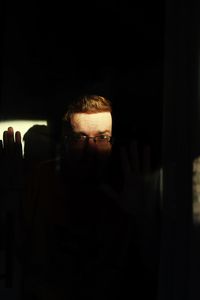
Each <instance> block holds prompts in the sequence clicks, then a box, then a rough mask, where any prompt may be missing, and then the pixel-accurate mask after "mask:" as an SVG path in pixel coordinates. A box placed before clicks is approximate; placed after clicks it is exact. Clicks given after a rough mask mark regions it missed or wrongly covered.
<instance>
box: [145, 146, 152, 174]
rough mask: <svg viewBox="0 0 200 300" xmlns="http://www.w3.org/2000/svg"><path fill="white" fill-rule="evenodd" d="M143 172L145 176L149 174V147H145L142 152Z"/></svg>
mask: <svg viewBox="0 0 200 300" xmlns="http://www.w3.org/2000/svg"><path fill="white" fill-rule="evenodd" d="M143 172H144V174H146V175H147V174H149V173H150V172H151V148H150V146H149V145H148V146H145V147H144V150H143Z"/></svg>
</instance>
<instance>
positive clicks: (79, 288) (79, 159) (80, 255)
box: [24, 95, 155, 300]
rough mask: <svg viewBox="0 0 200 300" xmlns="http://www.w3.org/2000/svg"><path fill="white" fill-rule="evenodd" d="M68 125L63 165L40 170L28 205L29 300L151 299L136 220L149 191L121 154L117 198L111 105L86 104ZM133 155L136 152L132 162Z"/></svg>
mask: <svg viewBox="0 0 200 300" xmlns="http://www.w3.org/2000/svg"><path fill="white" fill-rule="evenodd" d="M63 121H64V122H63V135H62V143H61V151H60V155H59V157H58V159H56V160H52V161H48V162H44V163H43V164H41V165H40V166H39V167H38V168H36V170H35V172H34V173H33V176H32V179H31V181H30V182H29V187H28V189H27V196H26V197H25V198H24V228H25V229H26V230H25V232H26V237H27V238H25V239H24V258H25V260H24V278H25V284H24V286H25V288H24V294H25V298H29V299H31V297H33V295H34V296H35V297H36V298H37V297H38V299H65V298H66V297H68V299H77V298H78V299H83V298H85V297H87V298H89V299H95V300H97V299H129V298H128V297H129V293H131V294H130V297H132V296H133V295H137V292H140V294H141V296H143V295H144V294H145V295H148V297H151V295H152V294H154V293H155V290H154V289H153V288H152V286H151V282H152V281H151V279H150V278H147V277H146V276H145V272H146V269H145V266H144V261H143V256H141V254H140V252H142V251H140V250H141V249H140V239H142V237H141V236H139V235H138V232H140V230H139V231H138V228H137V226H136V224H137V222H135V218H133V215H134V216H137V213H138V214H141V209H140V208H141V203H140V202H142V201H143V197H142V194H143V193H142V192H143V191H142V189H141V185H140V182H139V181H137V184H135V183H136V180H135V176H132V174H131V172H130V171H131V170H130V166H129V164H128V162H127V157H126V156H125V155H124V151H122V152H121V154H122V161H123V164H122V165H123V166H122V169H123V172H124V175H125V176H124V177H125V180H124V181H123V186H124V187H125V188H124V189H122V191H121V190H120V195H119V193H117V192H116V191H118V190H119V186H117V185H118V182H120V180H118V179H119V176H118V175H119V174H116V173H117V172H116V170H117V171H119V169H117V168H115V169H113V168H114V167H116V163H117V160H116V161H115V160H113V147H114V146H113V138H112V107H111V103H110V101H109V100H107V99H106V98H105V97H102V96H98V95H89V96H84V97H81V98H80V99H78V100H76V101H74V102H73V103H72V104H71V105H70V106H69V107H68V108H67V112H66V114H65V116H64V120H63ZM135 153H136V151H135V148H134V146H133V147H132V158H133V160H135ZM118 158H119V157H118ZM113 161H114V164H113ZM125 173H126V174H125ZM116 175H117V176H116ZM130 175H131V176H130ZM110 177H113V178H114V179H113V180H112V178H110ZM132 179H133V181H131V180H132ZM110 183H112V188H111V187H110V185H109V184H110ZM133 183H134V184H133ZM115 188H116V189H115ZM140 193H141V194H140ZM116 194H117V196H116ZM130 202H131V205H130ZM134 202H135V204H134V205H132V203H134ZM138 202H139V205H138ZM138 207H139V208H138ZM136 219H137V218H136ZM143 286H146V290H147V291H148V292H147V294H146V290H145V289H143ZM132 288H133V290H134V292H133V291H132ZM150 289H152V291H150ZM142 291H143V292H144V291H145V292H144V293H142Z"/></svg>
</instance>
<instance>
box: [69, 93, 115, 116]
mask: <svg viewBox="0 0 200 300" xmlns="http://www.w3.org/2000/svg"><path fill="white" fill-rule="evenodd" d="M99 112H110V113H112V105H111V102H110V100H108V99H107V98H105V97H103V96H99V95H85V96H83V97H80V98H78V99H77V100H75V101H73V102H72V103H71V104H70V105H69V106H68V108H67V111H66V113H65V115H64V121H66V122H70V120H71V116H72V115H73V114H75V113H88V114H92V113H99Z"/></svg>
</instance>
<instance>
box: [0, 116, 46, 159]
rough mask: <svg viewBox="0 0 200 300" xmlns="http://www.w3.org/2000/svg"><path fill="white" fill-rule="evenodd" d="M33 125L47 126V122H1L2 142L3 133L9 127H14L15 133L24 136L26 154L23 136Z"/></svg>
mask: <svg viewBox="0 0 200 300" xmlns="http://www.w3.org/2000/svg"><path fill="white" fill-rule="evenodd" d="M33 125H47V121H46V120H6V121H0V140H2V139H3V132H4V131H5V130H7V129H8V127H13V129H14V132H16V131H20V132H21V136H22V152H23V154H24V141H23V136H24V134H25V133H26V132H27V130H28V129H29V128H31V127H32V126H33Z"/></svg>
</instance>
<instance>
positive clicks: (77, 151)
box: [69, 112, 112, 175]
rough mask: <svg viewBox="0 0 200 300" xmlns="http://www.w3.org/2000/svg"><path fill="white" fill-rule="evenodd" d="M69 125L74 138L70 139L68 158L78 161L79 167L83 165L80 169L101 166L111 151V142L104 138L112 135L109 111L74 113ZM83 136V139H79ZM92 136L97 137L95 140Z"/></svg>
mask: <svg viewBox="0 0 200 300" xmlns="http://www.w3.org/2000/svg"><path fill="white" fill-rule="evenodd" d="M71 127H72V135H73V136H74V138H75V139H74V140H73V139H72V140H71V141H70V145H69V147H70V158H72V161H74V159H75V161H74V162H78V167H79V168H81V167H83V169H82V171H84V172H86V173H87V172H90V173H91V172H96V168H97V165H98V167H99V166H100V165H102V166H103V162H105V161H106V159H107V158H108V157H109V154H110V153H111V149H112V144H111V143H110V142H107V139H106V138H105V140H104V137H106V136H108V137H111V136H112V116H111V113H110V112H100V113H90V114H89V113H75V114H74V115H72V117H71ZM83 136H85V137H86V139H85V141H83V140H81V138H82V137H83ZM76 137H77V139H76ZM94 137H99V138H98V140H96V142H95V141H94V140H93V138H94ZM99 162H100V163H99ZM85 175H87V174H85Z"/></svg>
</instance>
